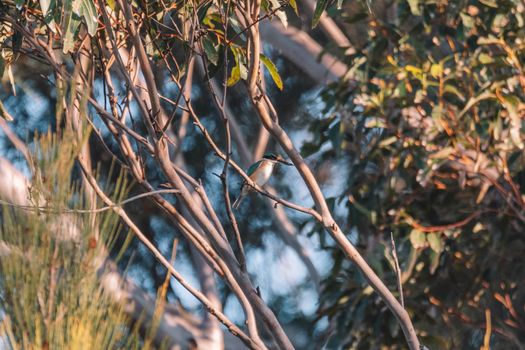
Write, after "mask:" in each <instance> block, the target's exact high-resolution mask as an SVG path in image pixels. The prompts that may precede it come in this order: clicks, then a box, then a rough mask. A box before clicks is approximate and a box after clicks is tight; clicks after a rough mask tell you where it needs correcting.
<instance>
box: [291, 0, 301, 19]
mask: <svg viewBox="0 0 525 350" xmlns="http://www.w3.org/2000/svg"><path fill="white" fill-rule="evenodd" d="M290 7H291V8H292V9H293V12H295V14H296V15H297V16H299V9H298V8H297V1H296V0H290Z"/></svg>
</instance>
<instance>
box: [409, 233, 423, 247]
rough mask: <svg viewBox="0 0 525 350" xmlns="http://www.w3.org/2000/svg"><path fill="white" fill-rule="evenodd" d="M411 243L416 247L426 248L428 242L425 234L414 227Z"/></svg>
mask: <svg viewBox="0 0 525 350" xmlns="http://www.w3.org/2000/svg"><path fill="white" fill-rule="evenodd" d="M410 243H412V246H413V247H414V248H416V249H419V248H424V247H425V246H426V244H427V239H426V237H425V234H424V233H423V232H421V231H419V230H416V229H413V230H412V231H411V232H410Z"/></svg>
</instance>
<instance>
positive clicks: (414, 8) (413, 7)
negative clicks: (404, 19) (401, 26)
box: [408, 0, 421, 16]
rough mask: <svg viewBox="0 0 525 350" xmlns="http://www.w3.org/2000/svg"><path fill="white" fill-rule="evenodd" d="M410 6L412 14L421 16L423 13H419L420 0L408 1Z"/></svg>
mask: <svg viewBox="0 0 525 350" xmlns="http://www.w3.org/2000/svg"><path fill="white" fill-rule="evenodd" d="M408 6H410V12H412V14H413V15H414V16H421V11H419V0H408Z"/></svg>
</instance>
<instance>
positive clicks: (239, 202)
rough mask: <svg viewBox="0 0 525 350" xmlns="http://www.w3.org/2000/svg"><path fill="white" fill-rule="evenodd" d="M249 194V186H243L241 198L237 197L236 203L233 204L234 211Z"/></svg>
mask: <svg viewBox="0 0 525 350" xmlns="http://www.w3.org/2000/svg"><path fill="white" fill-rule="evenodd" d="M248 192H249V190H248V186H245V185H243V186H242V188H241V193H239V197H237V199H236V200H235V202H233V204H232V207H233V209H237V208H239V205H241V201H242V200H243V198H244V197H245V196H246V195H247V194H248Z"/></svg>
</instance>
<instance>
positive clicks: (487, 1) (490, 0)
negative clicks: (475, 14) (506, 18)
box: [479, 0, 498, 9]
mask: <svg viewBox="0 0 525 350" xmlns="http://www.w3.org/2000/svg"><path fill="white" fill-rule="evenodd" d="M479 2H481V3H482V4H483V5H485V6H488V7H492V8H495V9H497V8H498V3H497V2H496V1H495V0H479Z"/></svg>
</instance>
